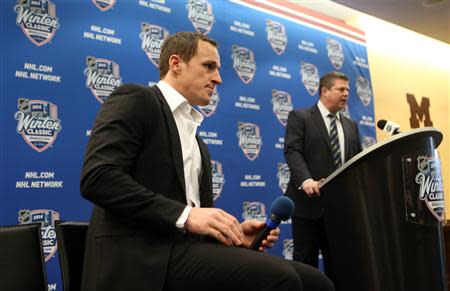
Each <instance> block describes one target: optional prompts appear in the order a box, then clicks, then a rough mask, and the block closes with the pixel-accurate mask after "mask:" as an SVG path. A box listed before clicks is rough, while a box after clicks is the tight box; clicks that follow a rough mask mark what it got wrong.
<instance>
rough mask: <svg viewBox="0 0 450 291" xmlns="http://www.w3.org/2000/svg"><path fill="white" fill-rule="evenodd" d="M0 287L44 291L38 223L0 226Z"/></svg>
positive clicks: (10, 289) (10, 290) (42, 261)
mask: <svg viewBox="0 0 450 291" xmlns="http://www.w3.org/2000/svg"><path fill="white" fill-rule="evenodd" d="M0 290H2V291H3V290H5V291H12V290H27V291H47V279H46V274H45V265H44V255H43V251H42V243H41V227H40V224H24V225H14V226H1V227H0Z"/></svg>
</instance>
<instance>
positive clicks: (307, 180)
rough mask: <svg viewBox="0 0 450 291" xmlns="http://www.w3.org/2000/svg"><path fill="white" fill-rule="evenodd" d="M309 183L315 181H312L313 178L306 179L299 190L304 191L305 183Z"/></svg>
mask: <svg viewBox="0 0 450 291" xmlns="http://www.w3.org/2000/svg"><path fill="white" fill-rule="evenodd" d="M309 181H314V180H313V179H311V178H309V179H306V180H305V181H303V183H302V185H300V187H298V190H302V189H303V186H304V185H305V183H306V182H309Z"/></svg>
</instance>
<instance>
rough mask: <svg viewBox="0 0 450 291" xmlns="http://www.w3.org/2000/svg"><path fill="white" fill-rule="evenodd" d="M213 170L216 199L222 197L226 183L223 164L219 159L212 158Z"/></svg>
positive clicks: (213, 187) (214, 197)
mask: <svg viewBox="0 0 450 291" xmlns="http://www.w3.org/2000/svg"><path fill="white" fill-rule="evenodd" d="M211 171H212V189H213V199H214V201H216V200H217V198H219V197H220V194H221V193H222V189H223V185H224V184H225V177H224V175H223V171H222V164H221V163H220V162H218V161H213V160H211Z"/></svg>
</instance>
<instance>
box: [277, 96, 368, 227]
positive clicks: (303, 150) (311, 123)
mask: <svg viewBox="0 0 450 291" xmlns="http://www.w3.org/2000/svg"><path fill="white" fill-rule="evenodd" d="M339 115H340V120H341V123H342V127H343V130H344V136H345V161H347V160H349V159H351V158H352V157H353V156H354V155H356V154H357V153H359V152H360V151H361V143H360V141H359V131H358V126H357V124H356V122H354V121H353V120H351V119H349V118H347V117H345V116H344V115H343V114H341V113H339ZM284 156H285V159H286V162H287V164H288V166H289V169H290V172H291V178H290V181H289V184H288V187H287V190H286V195H287V196H289V197H290V198H291V199H293V200H294V203H295V212H294V216H300V217H305V218H311V219H317V218H319V217H320V216H321V215H322V210H321V205H320V200H321V198H320V197H314V198H310V197H308V196H307V195H306V193H305V192H303V191H301V190H298V188H299V187H300V186H301V185H302V183H303V181H305V180H306V179H310V178H311V179H314V180H320V179H321V178H326V177H327V176H328V175H329V174H331V173H332V172H333V171H334V163H333V156H332V153H331V145H330V138H329V134H328V131H327V128H326V125H325V122H324V120H323V118H322V116H321V114H320V111H319V108H318V107H317V105H314V106H312V107H310V108H307V109H298V110H294V111H291V112H290V113H289V116H288V122H287V125H286V136H285V139H284Z"/></svg>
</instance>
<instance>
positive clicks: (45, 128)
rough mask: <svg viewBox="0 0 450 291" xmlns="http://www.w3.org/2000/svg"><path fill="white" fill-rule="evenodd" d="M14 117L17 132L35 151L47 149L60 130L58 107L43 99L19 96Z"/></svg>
mask: <svg viewBox="0 0 450 291" xmlns="http://www.w3.org/2000/svg"><path fill="white" fill-rule="evenodd" d="M17 103H18V104H17V108H18V109H19V111H17V112H16V113H15V114H14V118H15V119H16V120H17V133H19V134H21V135H22V137H23V139H24V140H25V141H26V142H27V144H28V145H29V146H30V147H31V148H32V149H34V150H35V151H37V152H43V151H45V150H46V149H48V148H49V147H50V146H51V145H52V144H53V143H54V142H55V140H56V138H57V137H58V133H59V132H60V131H61V128H62V127H61V121H60V120H59V119H58V107H57V106H56V105H55V104H53V103H50V102H47V101H43V100H30V99H28V98H19V99H18V100H17Z"/></svg>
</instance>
